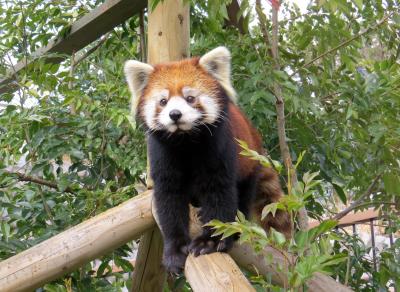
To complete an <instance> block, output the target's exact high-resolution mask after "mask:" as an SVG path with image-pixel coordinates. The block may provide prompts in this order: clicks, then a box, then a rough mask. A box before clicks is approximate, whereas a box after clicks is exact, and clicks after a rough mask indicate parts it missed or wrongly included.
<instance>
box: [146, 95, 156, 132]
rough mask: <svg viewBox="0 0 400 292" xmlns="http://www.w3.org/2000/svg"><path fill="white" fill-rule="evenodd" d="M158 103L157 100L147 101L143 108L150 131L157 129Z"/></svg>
mask: <svg viewBox="0 0 400 292" xmlns="http://www.w3.org/2000/svg"><path fill="white" fill-rule="evenodd" d="M156 103H157V100H156V99H150V100H149V101H146V103H145V104H144V106H143V115H144V120H145V122H146V124H147V126H148V127H149V128H150V129H156V128H157V124H156V109H157V106H156Z"/></svg>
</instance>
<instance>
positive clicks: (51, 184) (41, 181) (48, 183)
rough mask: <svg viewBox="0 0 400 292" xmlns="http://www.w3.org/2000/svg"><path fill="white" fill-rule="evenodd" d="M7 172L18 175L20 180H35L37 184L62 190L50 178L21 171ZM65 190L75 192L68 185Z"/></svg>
mask: <svg viewBox="0 0 400 292" xmlns="http://www.w3.org/2000/svg"><path fill="white" fill-rule="evenodd" d="M6 173H7V174H10V175H16V176H17V177H18V180H19V181H26V182H33V183H36V184H39V185H43V186H46V187H49V188H53V189H56V190H60V188H59V187H58V185H57V183H55V182H52V181H48V180H44V179H42V178H40V177H34V176H30V175H26V174H23V173H20V172H8V171H7V172H6ZM64 192H68V193H71V194H74V193H75V192H74V191H73V190H72V189H71V188H70V187H66V188H65V189H64Z"/></svg>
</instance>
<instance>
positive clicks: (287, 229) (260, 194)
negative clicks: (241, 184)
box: [252, 167, 292, 238]
mask: <svg viewBox="0 0 400 292" xmlns="http://www.w3.org/2000/svg"><path fill="white" fill-rule="evenodd" d="M282 195H283V192H282V188H281V185H280V183H279V177H278V174H277V173H276V171H275V170H274V169H272V168H266V167H262V168H261V174H260V178H259V182H258V186H257V194H256V199H255V201H254V204H253V210H252V217H253V219H254V220H256V222H259V223H260V225H261V226H262V227H263V228H264V229H265V230H266V231H268V230H269V229H270V228H271V227H272V228H274V229H275V230H277V231H279V232H281V233H283V234H284V235H285V236H286V238H290V237H291V234H292V222H291V219H290V216H289V214H288V213H287V212H285V211H282V210H277V211H276V213H275V216H272V214H268V216H267V217H265V218H264V219H263V220H261V212H262V210H263V208H264V206H265V205H267V204H270V203H274V202H277V201H279V199H280V197H281V196H282Z"/></svg>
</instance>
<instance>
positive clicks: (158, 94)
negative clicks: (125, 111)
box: [143, 89, 169, 130]
mask: <svg viewBox="0 0 400 292" xmlns="http://www.w3.org/2000/svg"><path fill="white" fill-rule="evenodd" d="M150 94H151V96H152V97H151V98H149V99H148V100H147V101H146V102H145V104H144V106H143V115H144V119H145V122H146V124H147V126H148V127H149V128H150V129H153V130H155V129H157V128H159V125H157V121H156V119H157V117H156V110H157V104H158V103H159V102H160V100H161V99H162V98H167V97H168V94H169V90H168V89H162V90H155V91H153V92H151V93H150Z"/></svg>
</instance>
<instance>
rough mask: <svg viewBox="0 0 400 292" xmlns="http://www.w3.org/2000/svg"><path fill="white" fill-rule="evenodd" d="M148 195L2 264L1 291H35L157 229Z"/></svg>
mask: <svg viewBox="0 0 400 292" xmlns="http://www.w3.org/2000/svg"><path fill="white" fill-rule="evenodd" d="M150 206H151V195H150V192H145V193H144V194H142V195H139V196H136V197H134V198H132V199H130V200H128V201H126V202H124V203H123V204H121V205H119V206H117V207H114V208H112V209H110V210H107V211H106V212H104V213H101V214H99V215H98V216H95V217H93V218H91V219H89V220H87V221H84V222H82V223H81V224H79V225H77V226H74V227H72V228H70V229H68V230H66V231H64V232H62V233H60V234H58V235H56V236H54V237H52V238H50V239H48V240H46V241H43V242H42V243H40V244H38V245H36V246H34V247H31V248H30V249H28V250H25V251H23V252H21V253H19V254H17V255H15V256H13V257H11V258H9V259H7V260H5V261H2V262H0V291H1V292H10V291H13V292H16V291H32V290H33V289H35V288H39V287H41V286H42V285H43V284H45V283H48V282H50V281H52V280H55V279H57V278H59V277H61V276H63V275H64V274H66V273H68V272H71V271H73V270H76V269H77V268H79V267H80V266H83V265H84V264H86V263H87V262H89V261H91V260H93V259H95V258H98V257H101V256H102V255H104V254H106V253H108V252H111V251H112V250H114V249H116V248H117V247H119V246H121V245H123V244H125V243H127V242H128V241H130V240H133V239H135V238H138V237H139V236H140V235H141V234H142V233H143V232H145V231H146V230H148V229H149V228H151V227H152V226H154V219H153V215H152V213H151V207H150Z"/></svg>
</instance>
